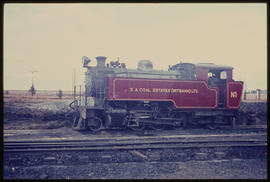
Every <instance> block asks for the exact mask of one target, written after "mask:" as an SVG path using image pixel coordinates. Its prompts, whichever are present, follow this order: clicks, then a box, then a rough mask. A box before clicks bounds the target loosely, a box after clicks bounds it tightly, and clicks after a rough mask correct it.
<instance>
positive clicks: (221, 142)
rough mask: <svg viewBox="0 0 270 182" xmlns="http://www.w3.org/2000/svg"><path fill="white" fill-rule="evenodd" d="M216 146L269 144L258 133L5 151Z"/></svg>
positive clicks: (7, 148) (15, 146)
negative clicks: (228, 136)
mask: <svg viewBox="0 0 270 182" xmlns="http://www.w3.org/2000/svg"><path fill="white" fill-rule="evenodd" d="M210 146H213V147H216V146H221V147H224V146H267V135H266V134H265V135H258V136H257V137H255V138H254V136H253V138H252V137H247V138H239V136H237V137H232V138H203V139H201V138H195V139H194V138H192V139H187V138H184V139H183V138H181V139H180V140H179V138H178V139H174V140H166V139H165V140H164V138H163V140H157V141H145V140H143V139H142V140H128V141H121V140H120V141H107V142H99V141H91V142H89V141H88V142H85V141H81V142H78V141H77V142H73V141H71V142H61V143H60V142H51V143H50V142H48V141H47V142H44V143H42V142H38V143H37V142H36V143H31V142H30V143H29V142H27V143H23V142H19V143H16V142H11V143H9V142H5V143H4V152H12V151H17V152H25V151H52V150H54V151H55V150H111V149H117V150H119V149H126V150H127V149H135V148H136V149H140V148H143V149H146V148H149V149H150V148H168V147H174V148H177V147H181V148H182V147H210Z"/></svg>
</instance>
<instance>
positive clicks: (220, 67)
mask: <svg viewBox="0 0 270 182" xmlns="http://www.w3.org/2000/svg"><path fill="white" fill-rule="evenodd" d="M195 66H196V67H197V68H205V69H210V70H211V69H214V70H232V69H233V67H231V66H225V65H215V64H214V63H198V64H195Z"/></svg>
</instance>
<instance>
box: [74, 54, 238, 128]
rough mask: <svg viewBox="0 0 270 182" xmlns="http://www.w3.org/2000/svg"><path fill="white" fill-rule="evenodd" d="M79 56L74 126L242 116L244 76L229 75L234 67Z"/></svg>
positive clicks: (172, 123) (211, 122)
mask: <svg viewBox="0 0 270 182" xmlns="http://www.w3.org/2000/svg"><path fill="white" fill-rule="evenodd" d="M90 61H91V60H90V59H88V58H87V57H83V67H84V68H86V69H87V70H86V72H85V92H84V96H83V97H84V101H83V102H80V103H81V104H80V105H79V104H78V103H79V102H78V101H77V100H74V101H73V102H72V103H71V104H70V107H71V108H73V109H74V110H75V111H76V112H75V115H74V121H73V128H74V129H77V130H85V129H88V130H92V131H99V130H101V129H105V128H119V127H120V128H131V129H133V130H142V129H144V128H145V127H148V128H149V127H150V128H153V129H164V128H165V127H182V128H185V127H187V126H203V127H204V126H207V127H208V128H215V127H216V126H219V125H230V126H235V125H236V124H237V123H239V122H240V120H239V119H238V110H239V107H240V102H241V97H242V90H243V82H242V81H235V80H233V72H232V71H233V67H230V66H223V65H215V64H213V63H198V64H191V63H182V62H180V63H178V64H175V65H173V66H169V68H168V70H155V69H154V68H153V64H152V62H151V61H149V60H141V61H139V62H138V66H137V69H127V67H126V65H125V64H124V63H120V62H119V61H111V62H110V63H107V64H106V57H104V56H98V57H96V61H97V65H96V66H88V63H89V62H90Z"/></svg>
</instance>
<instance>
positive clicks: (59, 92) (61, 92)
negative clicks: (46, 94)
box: [57, 89, 63, 99]
mask: <svg viewBox="0 0 270 182" xmlns="http://www.w3.org/2000/svg"><path fill="white" fill-rule="evenodd" d="M57 96H58V97H59V98H60V99H62V96H63V91H62V90H61V89H60V90H58V93H57Z"/></svg>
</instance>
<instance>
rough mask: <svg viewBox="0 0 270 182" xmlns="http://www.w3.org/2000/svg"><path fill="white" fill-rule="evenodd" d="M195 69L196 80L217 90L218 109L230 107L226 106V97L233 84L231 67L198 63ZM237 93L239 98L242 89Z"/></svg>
mask: <svg viewBox="0 0 270 182" xmlns="http://www.w3.org/2000/svg"><path fill="white" fill-rule="evenodd" d="M196 68H197V70H196V71H197V79H198V80H201V81H205V82H206V83H207V85H208V86H209V87H210V88H215V89H216V90H217V92H218V98H217V99H218V107H221V108H224V107H230V106H229V105H228V101H229V98H228V96H229V94H230V93H229V92H228V87H229V85H230V84H231V83H234V80H233V79H232V70H233V67H230V66H221V65H214V64H213V63H199V64H197V65H196ZM239 84H241V83H239ZM241 86H242V85H241ZM238 92H239V93H238V98H239V97H240V96H241V93H242V88H240V90H238ZM227 99H228V100H227ZM239 99H241V98H239Z"/></svg>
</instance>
